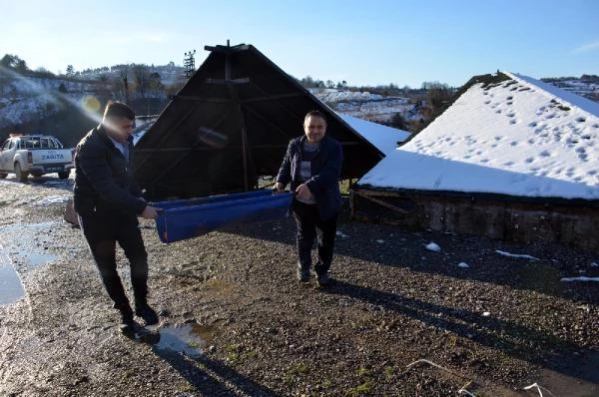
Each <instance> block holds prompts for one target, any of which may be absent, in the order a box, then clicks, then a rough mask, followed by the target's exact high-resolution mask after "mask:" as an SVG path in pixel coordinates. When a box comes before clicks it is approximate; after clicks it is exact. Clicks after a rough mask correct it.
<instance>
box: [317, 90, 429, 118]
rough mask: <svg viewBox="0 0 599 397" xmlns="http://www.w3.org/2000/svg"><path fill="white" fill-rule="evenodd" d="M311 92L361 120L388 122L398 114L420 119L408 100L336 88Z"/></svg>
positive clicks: (341, 111) (335, 107) (338, 109)
mask: <svg viewBox="0 0 599 397" xmlns="http://www.w3.org/2000/svg"><path fill="white" fill-rule="evenodd" d="M310 92H312V94H314V96H316V97H317V98H318V99H320V100H321V101H322V102H324V103H326V104H327V105H329V106H330V107H331V108H333V109H334V110H336V111H337V112H340V113H344V114H348V115H350V116H355V117H358V118H361V119H368V120H373V121H379V122H388V121H390V120H391V118H392V117H393V116H394V115H395V114H396V113H399V114H401V115H402V117H403V118H404V120H414V119H419V118H420V116H419V114H418V112H417V108H416V105H414V104H412V103H410V100H409V99H408V98H403V97H393V96H389V97H385V96H382V95H379V94H373V93H371V92H367V91H365V92H360V91H351V90H340V89H335V88H324V89H322V88H313V89H310Z"/></svg>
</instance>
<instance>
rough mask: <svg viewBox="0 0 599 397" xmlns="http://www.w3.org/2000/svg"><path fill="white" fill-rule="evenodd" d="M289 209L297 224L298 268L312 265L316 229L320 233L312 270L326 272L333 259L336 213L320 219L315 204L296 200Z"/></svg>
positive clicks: (306, 268)
mask: <svg viewBox="0 0 599 397" xmlns="http://www.w3.org/2000/svg"><path fill="white" fill-rule="evenodd" d="M291 210H292V212H293V217H294V218H295V224H296V226H297V235H296V242H297V254H298V258H299V266H300V268H302V269H304V270H308V269H310V266H311V265H312V255H311V253H312V247H313V246H314V240H315V239H316V235H317V229H318V230H319V231H320V232H321V233H320V236H319V239H318V263H316V266H314V270H315V271H316V273H318V274H324V273H326V272H328V271H329V269H330V267H331V262H332V261H333V250H334V248H335V235H336V233H337V215H335V216H333V217H332V218H329V219H326V220H322V219H321V218H320V215H319V213H318V209H317V208H316V206H315V205H309V204H304V203H301V202H299V201H297V200H293V204H292V206H291Z"/></svg>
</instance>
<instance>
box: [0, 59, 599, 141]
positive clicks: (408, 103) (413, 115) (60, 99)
mask: <svg viewBox="0 0 599 397" xmlns="http://www.w3.org/2000/svg"><path fill="white" fill-rule="evenodd" d="M5 58H6V57H5ZM14 58H15V59H17V60H18V57H14ZM3 59H4V58H3ZM16 70H18V69H12V70H11V69H10V68H6V67H5V68H0V140H2V139H3V138H5V137H6V136H8V134H9V133H10V132H13V131H21V132H24V133H32V132H44V133H49V134H53V135H56V136H58V137H59V138H60V139H61V140H63V141H64V143H65V144H67V145H71V144H74V143H75V142H76V141H77V140H78V139H79V138H80V136H81V135H82V134H83V133H84V132H85V131H87V130H88V129H89V128H91V127H90V126H93V125H94V124H95V123H96V122H97V119H96V120H93V119H90V117H89V116H90V112H91V114H92V115H93V114H94V112H96V114H97V113H98V112H99V111H100V110H101V109H100V108H101V107H103V106H104V104H105V103H106V102H107V101H108V100H120V101H125V102H127V103H129V105H131V106H132V107H133V108H134V109H135V111H136V113H137V114H139V115H155V114H159V113H160V112H161V111H162V109H163V108H164V106H166V104H167V103H168V101H169V98H170V97H171V96H172V95H174V94H175V93H176V92H178V90H179V89H180V88H181V87H182V86H183V85H184V84H185V82H186V77H185V69H184V68H183V67H181V66H177V65H175V64H174V63H173V62H170V63H169V64H168V65H161V66H160V65H159V66H154V65H151V66H148V65H125V64H123V65H114V66H111V67H102V68H96V69H86V70H83V71H75V70H73V69H72V67H70V68H68V70H67V74H66V75H62V76H55V75H53V74H52V73H50V72H48V71H45V70H40V71H31V70H27V69H25V70H19V71H18V72H17V71H16ZM542 80H543V81H545V82H547V83H550V84H553V85H556V86H558V87H560V88H562V89H565V90H567V91H571V92H573V93H575V94H578V95H582V96H585V97H587V98H589V99H591V100H594V101H597V102H599V76H595V75H583V76H581V77H580V78H576V77H559V78H546V79H542ZM298 82H299V83H300V84H302V85H304V87H306V88H307V89H309V90H310V91H311V92H312V93H313V94H314V95H315V96H316V97H317V98H319V99H320V100H321V101H323V102H324V103H325V104H327V105H328V106H330V107H331V108H332V109H334V110H335V111H337V112H339V113H343V114H347V115H351V116H354V117H358V118H361V119H365V120H370V121H374V122H378V123H381V124H386V125H390V126H394V127H397V128H400V129H403V130H409V131H413V132H417V131H419V130H421V129H422V128H424V127H425V126H426V124H427V123H428V122H429V121H430V120H431V119H432V118H434V117H435V116H436V115H438V114H439V113H440V111H441V110H442V109H443V108H444V107H446V106H447V105H448V104H449V103H450V102H451V100H450V98H451V96H452V95H453V94H454V93H455V92H456V89H454V88H450V87H448V86H447V85H445V84H440V83H436V82H435V83H423V87H422V88H419V89H411V88H410V87H407V86H406V87H403V88H400V87H398V86H397V85H394V84H389V85H386V86H375V87H354V86H350V85H348V84H347V82H345V81H343V82H338V83H334V82H332V81H327V82H323V81H321V80H314V79H312V78H310V77H306V78H303V79H299V80H298ZM467 85H468V84H466V86H467ZM437 94H438V95H437Z"/></svg>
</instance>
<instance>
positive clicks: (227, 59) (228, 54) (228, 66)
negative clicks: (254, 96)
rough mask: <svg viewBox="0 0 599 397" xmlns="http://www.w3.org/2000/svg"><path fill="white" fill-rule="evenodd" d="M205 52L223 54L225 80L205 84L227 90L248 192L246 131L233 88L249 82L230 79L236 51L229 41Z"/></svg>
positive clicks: (210, 80)
mask: <svg viewBox="0 0 599 397" xmlns="http://www.w3.org/2000/svg"><path fill="white" fill-rule="evenodd" d="M204 49H206V50H207V51H215V52H220V53H224V54H225V78H224V80H219V79H208V80H207V81H206V82H207V83H211V84H224V85H226V86H227V88H228V89H229V93H230V95H231V102H232V104H233V106H234V107H235V109H236V111H237V120H238V122H239V129H240V132H241V150H242V156H243V185H244V189H245V191H248V190H249V175H248V163H249V161H250V159H249V158H248V157H249V156H248V154H249V148H248V139H247V129H246V127H245V118H244V117H243V109H242V107H241V101H240V100H239V95H237V91H236V90H235V88H234V86H235V85H237V84H248V83H249V82H250V79H249V77H243V78H238V79H232V78H231V54H232V53H233V52H236V51H238V50H237V49H236V48H235V47H231V46H230V45H229V40H227V46H226V47H223V46H217V47H209V46H206V47H204Z"/></svg>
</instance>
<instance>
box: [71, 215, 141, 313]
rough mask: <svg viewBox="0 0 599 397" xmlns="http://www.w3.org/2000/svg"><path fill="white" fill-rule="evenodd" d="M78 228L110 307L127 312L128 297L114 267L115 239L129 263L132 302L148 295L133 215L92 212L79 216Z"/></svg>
mask: <svg viewBox="0 0 599 397" xmlns="http://www.w3.org/2000/svg"><path fill="white" fill-rule="evenodd" d="M79 221H80V224H81V229H82V230H83V234H84V236H85V239H86V240H87V243H88V245H89V248H90V251H91V253H92V255H93V257H94V261H95V262H96V265H97V267H98V271H99V272H100V276H101V277H102V283H103V284H104V287H105V288H106V292H108V295H109V296H110V298H111V299H112V300H113V301H114V307H115V308H116V309H119V310H120V311H121V312H122V313H129V312H131V306H130V305H129V300H128V299H127V295H126V294H125V290H124V288H123V284H122V282H121V279H120V277H119V274H118V272H117V268H116V243H117V242H118V243H119V245H120V246H121V248H122V249H123V251H124V252H125V256H126V257H127V259H128V260H129V264H130V267H131V284H132V286H133V294H134V296H135V302H136V304H143V303H145V302H146V298H147V295H148V286H147V284H148V254H147V253H146V249H145V247H144V242H143V239H142V237H141V232H140V230H139V227H138V225H139V222H138V221H137V216H135V215H134V214H131V215H115V214H106V213H98V212H94V213H92V214H89V215H81V216H80V217H79Z"/></svg>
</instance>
